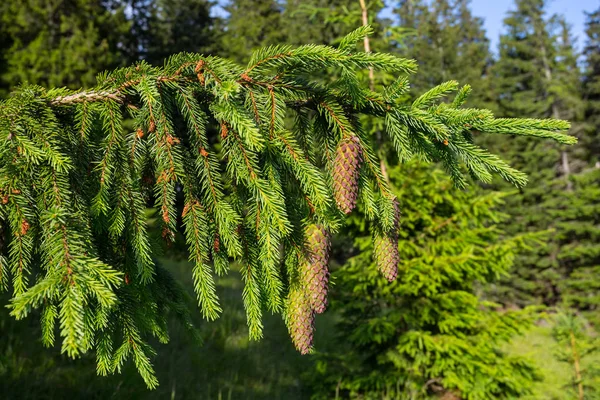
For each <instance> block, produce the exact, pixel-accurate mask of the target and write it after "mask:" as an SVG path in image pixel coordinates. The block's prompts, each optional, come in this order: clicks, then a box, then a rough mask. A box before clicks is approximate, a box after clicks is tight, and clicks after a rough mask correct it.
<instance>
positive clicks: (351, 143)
mask: <svg viewBox="0 0 600 400" xmlns="http://www.w3.org/2000/svg"><path fill="white" fill-rule="evenodd" d="M361 161H362V149H361V147H360V144H359V141H358V137H356V136H352V137H349V138H344V139H342V141H341V142H340V143H339V145H338V147H337V149H336V151H335V164H334V167H333V193H334V196H335V202H336V203H337V205H338V207H339V208H340V210H342V211H343V212H344V213H345V214H348V213H350V212H351V211H352V210H353V209H354V207H355V206H356V197H357V195H358V174H359V168H360V163H361Z"/></svg>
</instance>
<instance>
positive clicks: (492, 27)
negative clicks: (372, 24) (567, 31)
mask: <svg viewBox="0 0 600 400" xmlns="http://www.w3.org/2000/svg"><path fill="white" fill-rule="evenodd" d="M386 3H387V4H393V1H388V2H386ZM598 7H600V0H550V1H549V7H548V13H549V14H562V15H564V16H565V18H566V19H567V21H568V22H569V24H571V27H572V29H573V35H574V36H575V37H577V38H578V40H577V45H578V47H579V48H581V47H582V46H583V44H584V41H585V33H584V29H585V27H584V23H585V15H584V14H583V12H584V11H588V12H591V11H594V10H595V9H597V8H598ZM471 9H472V11H473V15H475V16H478V17H482V18H483V20H484V26H485V30H486V31H487V36H488V37H489V38H490V40H491V42H492V50H493V51H494V52H496V51H497V48H498V37H499V36H500V34H501V33H502V20H503V19H504V17H505V16H506V12H507V11H509V10H511V9H514V0H471Z"/></svg>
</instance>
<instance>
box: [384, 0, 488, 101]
mask: <svg viewBox="0 0 600 400" xmlns="http://www.w3.org/2000/svg"><path fill="white" fill-rule="evenodd" d="M469 3H470V1H469V0H441V1H435V2H428V1H422V0H417V1H415V0H403V1H400V2H397V6H396V8H395V11H394V12H395V13H396V14H397V15H398V17H399V25H400V26H401V27H403V28H405V29H411V31H409V32H407V35H406V36H405V37H404V38H403V39H402V41H401V43H400V46H399V48H398V52H399V53H400V54H404V55H407V56H408V57H411V58H414V59H416V60H417V61H418V62H419V71H420V72H421V74H419V75H418V76H417V77H416V79H415V80H413V82H411V84H412V86H413V87H414V88H415V92H416V93H422V92H424V91H425V90H428V89H429V88H430V87H431V86H433V85H439V84H440V83H442V82H445V81H448V80H450V79H456V80H458V81H460V82H469V84H470V85H471V86H472V87H473V88H475V93H474V96H473V97H472V98H471V101H472V102H473V104H477V105H479V106H481V105H482V104H483V101H484V99H485V95H486V94H487V90H486V86H487V83H488V82H487V81H486V79H484V76H485V75H484V74H485V72H486V70H487V68H488V66H489V64H490V62H491V54H490V51H489V40H488V39H487V38H486V36H485V31H484V30H483V20H482V19H481V18H477V17H474V16H473V15H472V14H471V11H470V9H469Z"/></svg>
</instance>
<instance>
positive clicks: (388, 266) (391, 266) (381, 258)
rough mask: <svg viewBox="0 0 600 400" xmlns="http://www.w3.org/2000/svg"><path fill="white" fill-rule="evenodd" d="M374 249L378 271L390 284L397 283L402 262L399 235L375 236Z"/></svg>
mask: <svg viewBox="0 0 600 400" xmlns="http://www.w3.org/2000/svg"><path fill="white" fill-rule="evenodd" d="M373 248H374V249H373V256H374V258H375V264H376V265H377V269H378V270H379V272H380V273H381V274H382V275H383V276H384V277H385V279H387V280H388V282H393V281H395V280H396V277H397V276H398V263H399V262H400V254H399V253H398V237H397V235H382V234H375V237H374V238H373Z"/></svg>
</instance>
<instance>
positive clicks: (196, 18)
mask: <svg viewBox="0 0 600 400" xmlns="http://www.w3.org/2000/svg"><path fill="white" fill-rule="evenodd" d="M146 7H147V8H148V10H146V12H147V13H149V17H148V21H147V30H146V32H145V33H144V35H143V36H142V39H143V40H144V42H145V46H144V48H143V49H142V51H141V53H142V54H141V56H142V57H143V59H145V60H147V61H148V62H150V63H152V64H156V65H160V64H162V62H163V60H164V59H166V58H167V57H169V56H170V55H172V54H175V53H180V52H182V51H187V52H193V53H205V54H207V53H216V52H217V50H219V44H218V43H219V41H220V39H221V37H220V34H219V32H218V31H216V29H215V28H216V24H217V21H216V19H215V18H213V17H212V16H211V15H210V9H211V2H210V1H209V0H153V1H152V2H150V3H149V5H147V6H146Z"/></svg>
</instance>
